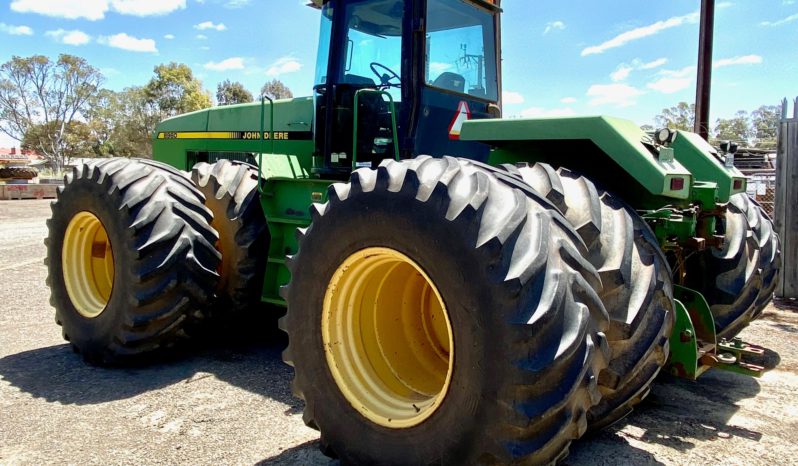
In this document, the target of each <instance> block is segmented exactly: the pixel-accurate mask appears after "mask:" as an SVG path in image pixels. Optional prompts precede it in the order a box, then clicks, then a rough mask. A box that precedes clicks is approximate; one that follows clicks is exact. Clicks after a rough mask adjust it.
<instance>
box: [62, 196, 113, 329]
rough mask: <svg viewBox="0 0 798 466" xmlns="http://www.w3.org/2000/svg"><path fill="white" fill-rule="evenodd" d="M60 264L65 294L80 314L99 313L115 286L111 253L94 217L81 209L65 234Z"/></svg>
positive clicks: (105, 233)
mask: <svg viewBox="0 0 798 466" xmlns="http://www.w3.org/2000/svg"><path fill="white" fill-rule="evenodd" d="M61 264H62V269H63V274H64V284H66V289H67V294H68V295H69V299H70V300H71V301H72V305H73V306H74V307H75V309H76V310H77V311H78V313H80V315H82V316H83V317H88V318H90V319H91V318H94V317H97V316H99V315H100V314H102V312H103V311H104V310H105V307H106V305H108V300H109V299H110V297H111V290H113V287H114V254H113V252H112V251H111V242H110V241H109V240H108V232H106V231H105V227H104V226H103V224H102V222H101V221H100V219H99V218H97V216H95V215H94V214H92V213H90V212H80V213H78V214H77V215H75V216H74V217H72V220H70V222H69V225H68V226H67V229H66V233H65V234H64V246H63V250H62V254H61Z"/></svg>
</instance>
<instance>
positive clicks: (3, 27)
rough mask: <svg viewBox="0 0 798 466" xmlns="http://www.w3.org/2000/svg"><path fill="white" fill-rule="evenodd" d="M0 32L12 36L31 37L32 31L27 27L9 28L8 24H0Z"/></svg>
mask: <svg viewBox="0 0 798 466" xmlns="http://www.w3.org/2000/svg"><path fill="white" fill-rule="evenodd" d="M0 32H4V33H6V34H11V35H12V36H32V35H33V29H31V28H29V27H28V26H11V25H10V24H6V23H0Z"/></svg>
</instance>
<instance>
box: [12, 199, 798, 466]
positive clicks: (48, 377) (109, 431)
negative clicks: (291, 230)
mask: <svg viewBox="0 0 798 466" xmlns="http://www.w3.org/2000/svg"><path fill="white" fill-rule="evenodd" d="M49 204H50V203H49V201H0V465H16V464H24V465H39V464H103V465H104V464H170V465H173V464H192V465H200V464H231V465H232V464H266V465H327V464H330V461H329V460H327V459H326V458H325V457H324V456H322V455H321V454H320V453H319V452H318V451H317V441H318V433H317V432H316V431H313V430H311V429H308V428H306V427H305V426H304V424H303V423H302V403H301V401H298V400H296V399H294V398H293V397H292V396H291V389H290V383H291V377H292V373H291V368H289V367H287V366H285V365H284V364H283V363H282V362H281V361H280V351H281V349H282V347H281V346H282V345H283V344H284V341H283V340H280V339H277V341H275V338H274V337H273V336H272V337H269V336H268V335H264V334H258V333H257V332H247V333H244V334H235V335H233V336H232V337H230V338H228V339H227V341H220V342H216V343H214V344H209V345H205V346H203V347H199V348H193V349H192V351H190V352H189V353H188V354H186V355H182V356H181V357H178V358H173V359H172V360H169V361H166V362H163V363H160V364H156V365H153V366H147V367H141V368H129V369H98V368H94V367H90V366H87V365H86V364H84V363H83V362H82V361H81V360H80V358H79V357H78V356H77V355H75V354H73V353H72V352H71V351H70V349H69V347H68V346H67V345H65V344H64V342H63V341H62V339H61V333H60V329H59V327H57V326H56V325H55V323H54V320H53V309H52V308H51V306H50V304H49V302H48V299H49V291H48V289H47V287H46V286H45V284H44V282H45V276H46V273H47V270H46V267H45V266H44V265H43V260H44V257H45V249H44V246H43V244H42V239H43V238H44V236H45V234H46V225H45V220H46V218H47V217H48V216H49V212H50V210H49ZM249 328H257V326H255V325H249ZM742 336H743V337H744V338H745V339H746V340H748V341H751V342H754V343H758V344H761V345H763V346H767V347H769V348H770V349H771V350H772V352H770V353H768V357H767V362H768V363H769V364H775V363H777V362H778V365H777V366H776V368H775V369H774V370H772V371H770V372H768V373H767V374H765V375H764V376H763V377H762V378H761V379H753V378H747V377H742V376H736V375H734V374H730V373H725V372H721V371H717V370H714V371H710V372H709V373H707V374H706V375H704V376H703V377H701V378H700V380H699V381H697V382H690V381H685V380H678V379H673V378H670V377H662V378H661V379H660V380H659V381H658V382H656V383H655V385H654V386H653V389H652V392H651V395H650V396H649V397H648V399H647V400H646V401H645V402H644V403H643V404H642V405H641V406H640V407H639V409H637V411H636V412H635V413H634V414H632V415H631V416H629V417H628V418H626V419H624V420H623V421H622V422H621V423H620V424H619V425H616V426H614V427H612V428H610V429H608V430H605V431H603V432H601V433H599V434H597V435H594V436H592V437H590V438H584V439H582V440H580V441H579V442H577V443H575V444H574V445H572V447H571V455H570V456H569V457H568V459H567V460H566V463H567V464H571V465H583V464H584V465H588V464H589V465H648V464H668V465H671V464H673V465H683V464H695V465H716V464H717V465H720V464H723V465H724V466H726V465H759V464H761V465H783V464H798V313H796V312H795V311H790V310H779V309H776V308H775V307H773V306H771V307H770V308H769V309H768V310H767V311H766V313H765V315H764V318H763V319H761V320H759V321H757V322H755V323H754V324H753V325H751V326H750V327H749V328H747V329H746V330H745V331H744V332H743V333H742Z"/></svg>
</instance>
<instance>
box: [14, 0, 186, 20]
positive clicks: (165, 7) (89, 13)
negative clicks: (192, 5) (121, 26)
mask: <svg viewBox="0 0 798 466" xmlns="http://www.w3.org/2000/svg"><path fill="white" fill-rule="evenodd" d="M185 8H186V0H81V1H74V0H13V1H12V2H11V11H15V12H17V13H36V14H40V15H45V16H53V17H56V18H65V19H87V20H90V21H97V20H100V19H103V18H105V14H106V13H108V11H110V10H113V11H115V12H117V13H120V14H123V15H133V16H152V15H165V14H169V13H171V12H173V11H176V10H182V9H185Z"/></svg>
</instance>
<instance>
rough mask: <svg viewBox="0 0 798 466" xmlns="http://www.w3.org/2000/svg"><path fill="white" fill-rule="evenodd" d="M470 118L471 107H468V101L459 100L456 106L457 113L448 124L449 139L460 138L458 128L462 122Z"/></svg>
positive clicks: (461, 126) (459, 128)
mask: <svg viewBox="0 0 798 466" xmlns="http://www.w3.org/2000/svg"><path fill="white" fill-rule="evenodd" d="M470 119H471V109H470V108H468V102H465V101H461V102H460V105H459V106H458V107H457V113H456V114H455V115H454V119H452V123H451V124H450V125H449V139H452V140H458V139H460V130H461V129H463V123H465V122H466V121H468V120H470Z"/></svg>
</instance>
